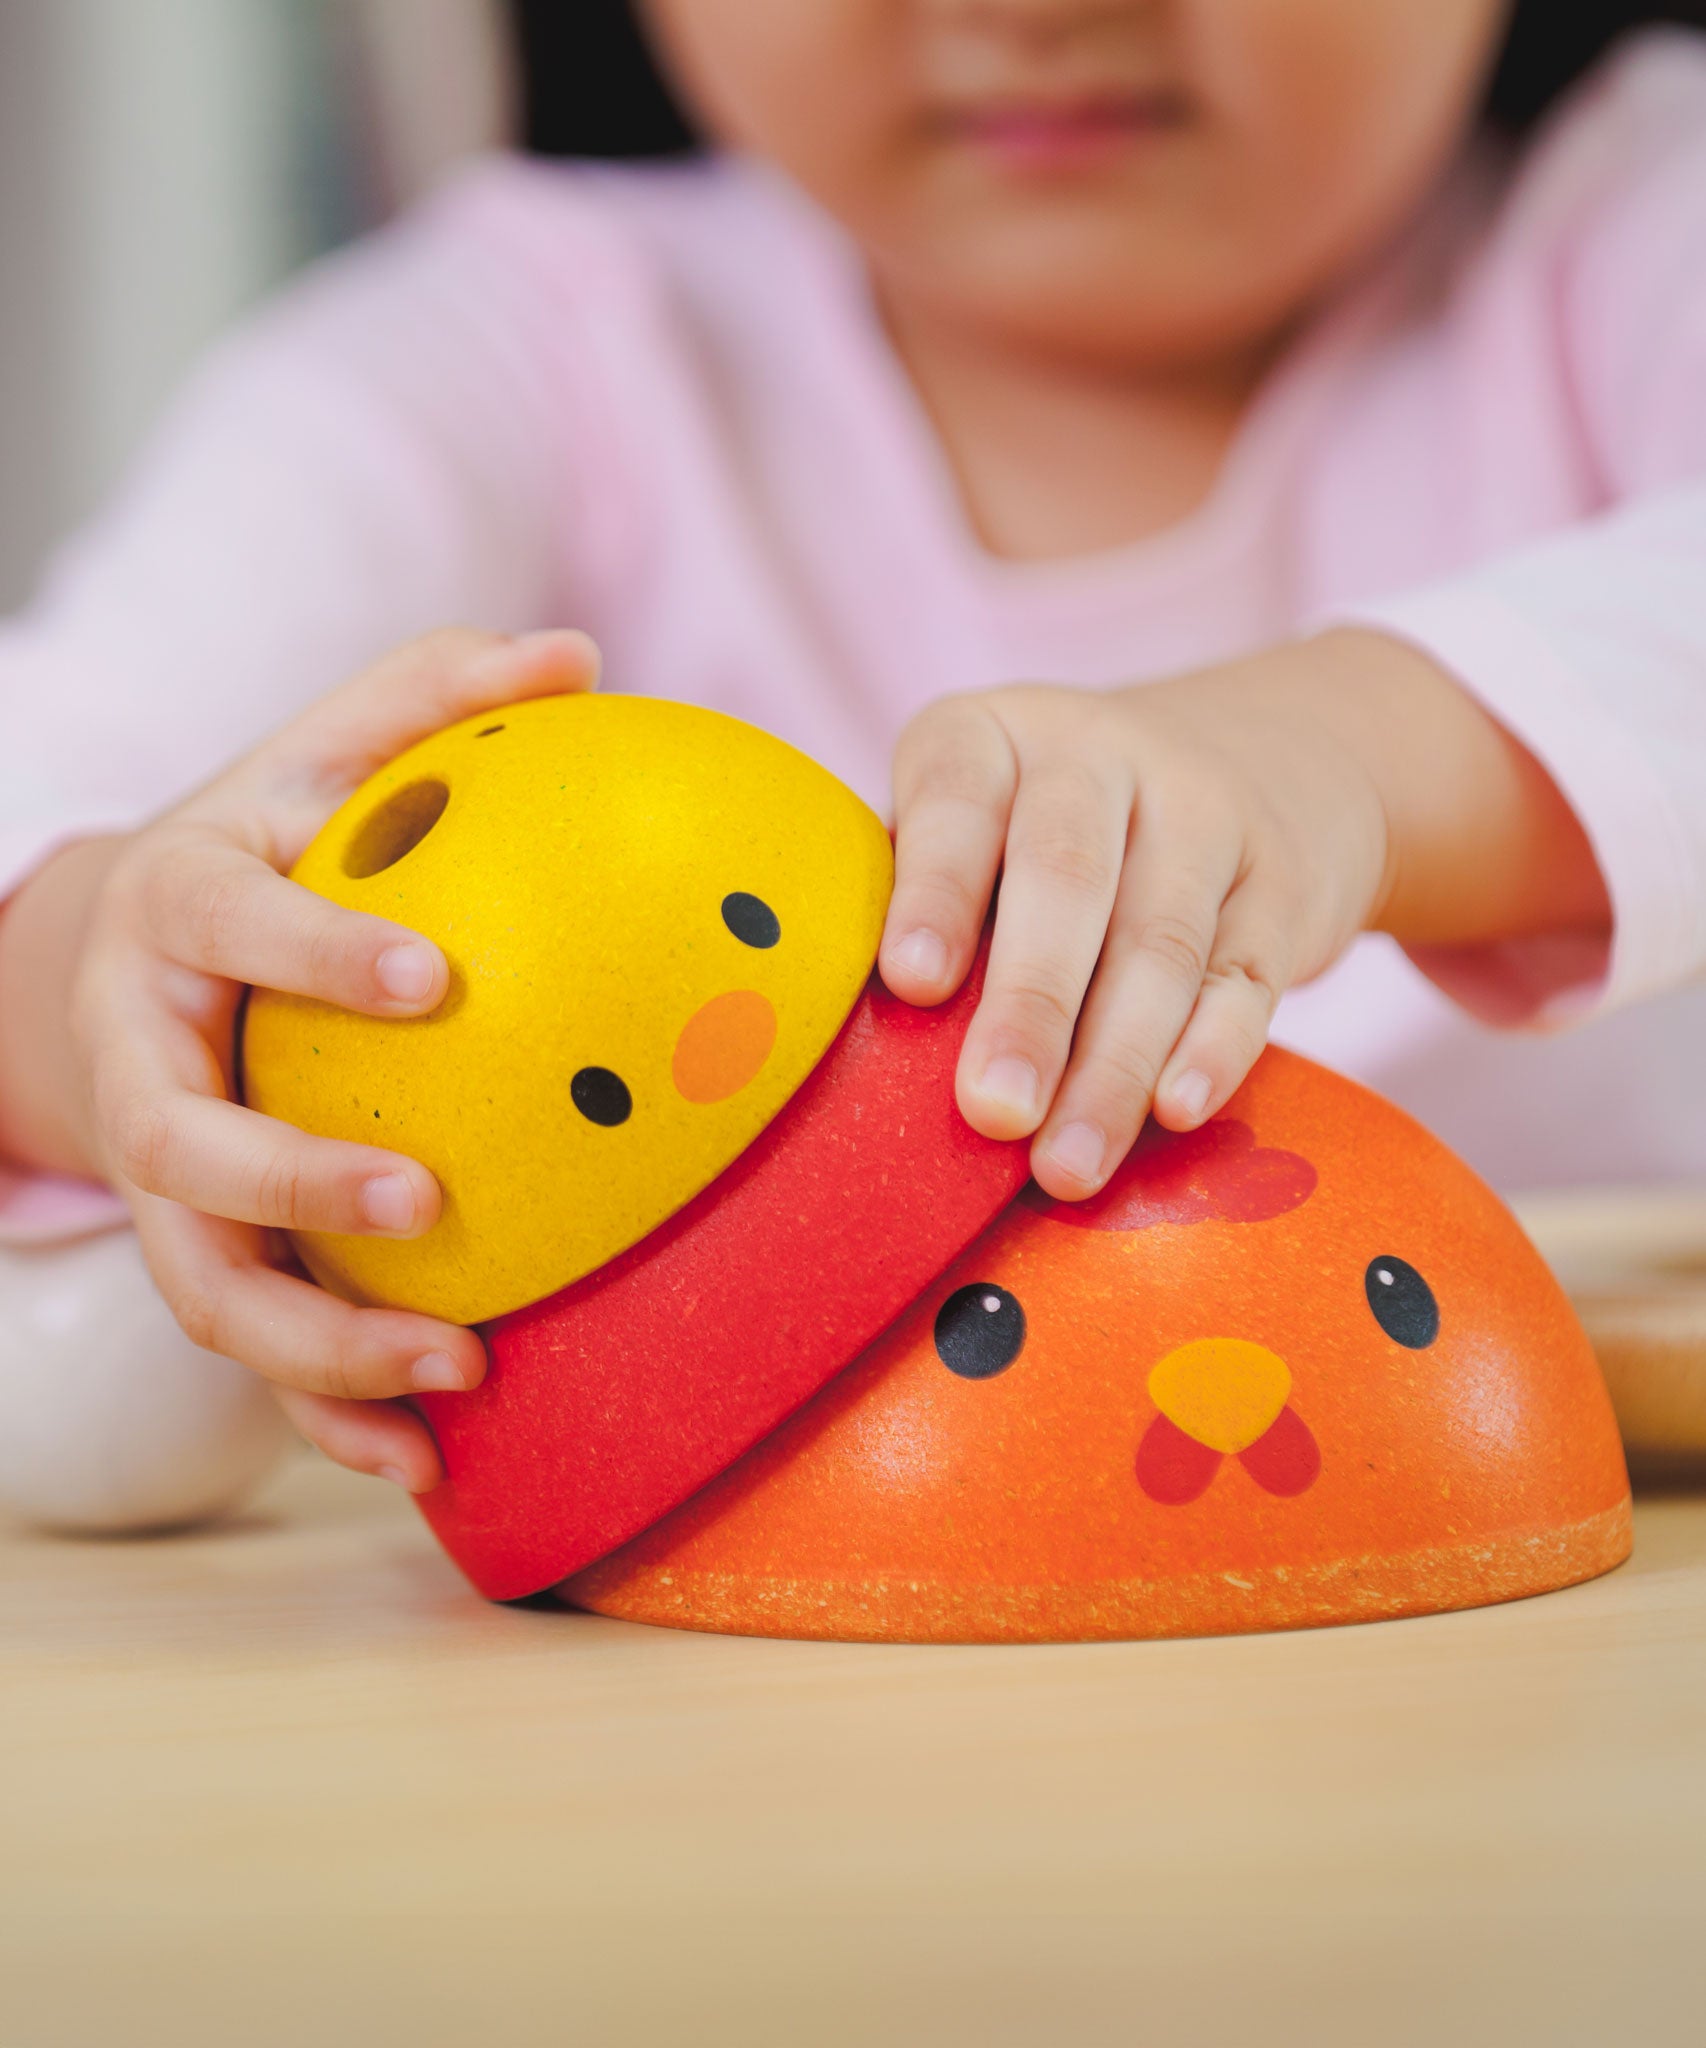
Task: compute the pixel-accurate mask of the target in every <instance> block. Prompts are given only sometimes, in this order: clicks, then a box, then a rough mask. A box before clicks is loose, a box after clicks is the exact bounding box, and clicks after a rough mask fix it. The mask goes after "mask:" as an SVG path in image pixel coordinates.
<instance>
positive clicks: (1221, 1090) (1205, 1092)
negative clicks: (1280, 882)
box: [1155, 881, 1297, 1131]
mask: <svg viewBox="0 0 1706 2048" xmlns="http://www.w3.org/2000/svg"><path fill="white" fill-rule="evenodd" d="M1296 929H1297V924H1296V917H1295V913H1294V910H1293V907H1292V906H1291V905H1289V904H1288V903H1286V902H1285V901H1284V900H1283V899H1282V898H1281V897H1279V896H1278V894H1277V893H1276V892H1275V891H1274V890H1273V889H1272V887H1271V886H1264V885H1262V884H1261V883H1259V882H1255V881H1251V882H1246V883H1242V884H1240V886H1239V887H1238V888H1236V889H1235V890H1234V891H1233V892H1232V894H1231V895H1230V896H1229V897H1228V898H1227V899H1226V905H1225V908H1224V909H1223V911H1222V912H1221V918H1220V929H1219V931H1218V932H1217V933H1216V934H1215V941H1214V949H1213V951H1212V952H1211V953H1210V955H1209V961H1208V970H1207V972H1206V973H1205V974H1204V976H1203V985H1202V993H1201V995H1200V996H1198V998H1197V1003H1196V1008H1195V1009H1194V1010H1193V1011H1192V1013H1191V1019H1190V1022H1189V1023H1188V1024H1187V1025H1186V1026H1185V1029H1184V1033H1183V1035H1182V1036H1181V1037H1180V1039H1179V1042H1178V1044H1177V1045H1176V1046H1175V1047H1174V1048H1173V1051H1172V1053H1171V1055H1170V1056H1169V1058H1168V1060H1167V1064H1166V1066H1165V1068H1164V1069H1163V1070H1162V1074H1161V1079H1160V1082H1159V1083H1158V1084H1157V1086H1156V1090H1155V1120H1156V1122H1157V1123H1161V1124H1165V1125H1166V1126H1167V1128H1168V1129H1169V1130H1170V1131H1192V1130H1195V1129H1196V1127H1197V1126H1198V1124H1200V1123H1203V1122H1205V1121H1206V1120H1207V1119H1208V1118H1209V1117H1211V1116H1213V1115H1214V1113H1215V1111H1216V1110H1218V1109H1219V1108H1220V1107H1221V1106H1222V1104H1223V1103H1225V1102H1226V1100H1227V1098H1228V1097H1229V1096H1230V1095H1232V1094H1233V1092H1234V1091H1235V1090H1236V1089H1237V1088H1238V1086H1239V1085H1240V1083H1241V1082H1242V1081H1243V1079H1244V1077H1245V1075H1246V1074H1248V1073H1249V1071H1250V1069H1251V1068H1252V1067H1253V1066H1254V1065H1255V1064H1256V1062H1257V1060H1258V1059H1259V1058H1260V1057H1261V1054H1262V1048H1263V1047H1264V1046H1265V1045H1266V1044H1267V1042H1268V1026H1269V1025H1270V1024H1271V1023H1272V1022H1273V1015H1274V1010H1275V1008H1276V1007H1277V1005H1278V1003H1279V999H1280V997H1281V996H1282V995H1283V994H1284V993H1285V991H1286V989H1287V987H1288V986H1289V985H1290V983H1291V980H1292V978H1293V963H1294V959H1295V952H1296V945H1295V939H1294V936H1293V934H1294V933H1295V931H1296Z"/></svg>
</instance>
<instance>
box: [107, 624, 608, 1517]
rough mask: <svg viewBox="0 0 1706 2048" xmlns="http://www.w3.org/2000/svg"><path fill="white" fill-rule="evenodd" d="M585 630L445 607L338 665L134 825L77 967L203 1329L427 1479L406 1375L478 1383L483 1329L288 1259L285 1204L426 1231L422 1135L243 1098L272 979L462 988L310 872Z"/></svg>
mask: <svg viewBox="0 0 1706 2048" xmlns="http://www.w3.org/2000/svg"><path fill="white" fill-rule="evenodd" d="M596 674H597V654H596V650H595V649H594V648H593V646H592V643H591V642H590V641H589V640H587V639H586V638H585V637H584V635H581V634H578V633H542V634H536V635H533V636H531V637H529V638H527V639H523V640H516V641H509V640H503V639H500V638H498V637H497V636H495V635H492V634H480V633H472V632H462V631H450V632H444V633H437V634H434V635H432V636H431V637H430V638H428V639H425V640H421V641H417V642H414V643H413V644H411V645H409V646H407V647H404V648H402V649H401V650H399V651H398V652H397V653H395V654H392V655H390V656H388V657H387V658H386V659H385V660H383V661H381V662H380V663H378V664H377V666H375V667H374V668H372V669H370V670H369V671H368V672H367V673H366V674H365V675H363V676H361V677H359V678H358V679H357V680H356V681H354V682H352V683H350V684H348V685H346V686H345V687H344V688H343V689H340V690H338V691H335V692H334V693H333V694H332V695H331V696H329V697H327V698H326V699H325V700H324V701H323V702H321V703H320V704H318V705H316V706H315V708H314V709H313V710H311V711H309V712H308V713H307V714H306V715H305V716H303V717H302V718H300V719H298V720H297V721H296V722H295V723H294V724H293V725H290V726H288V727H287V728H286V729H285V730H284V731H283V732H281V733H279V734H278V735H277V736H276V737H274V738H273V739H271V740H269V741H268V742H267V743H266V744H265V745H264V746H261V747H259V748H257V749H256V751H255V752H254V753H252V754H250V755H249V756H248V757H247V758H246V759H244V760H243V761H240V762H239V763H238V764H237V765H236V766H235V767H234V768H232V769H230V770H229V771H228V772H227V773H226V774H224V775H222V776H221V777H219V779H218V780H217V781H215V782H213V783H210V784H209V785H208V786H207V787H206V788H204V789H203V790H201V791H199V792H198V793H197V794H196V795H195V796H193V797H191V798H190V799H189V801H188V802H187V803H185V804H182V805H181V806H180V807H179V808H178V809H177V810H175V811H173V812H171V813H169V814H168V815H167V816H166V817H164V818H162V819H160V820H159V821H158V822H157V823H155V824H153V825H151V826H149V827H148V828H147V829H146V830H144V831H141V832H139V833H137V834H136V835H135V837H134V838H132V839H130V840H128V841H126V842H123V843H122V845H121V846H120V848H119V850H118V852H117V854H116V857H115V858H114V860H113V861H112V864H111V866H110V868H109V869H108V872H107V877H106V880H105V882H104V884H103V885H102V886H101V888H100V891H99V894H98V896H97V897H96V899H95V902H94V906H93V909H92V912H91V916H90V921H89V926H88V935H87V938H86V941H85V943H84V947H83V951H82V956H81V961H80V964H79V966H78V968H77V971H76V977H75V982H74V985H73V993H72V1005H71V1017H72V1035H73V1039H74V1042H75V1047H76V1053H77V1064H78V1066H79V1067H80V1069H81V1080H82V1084H83V1088H84V1091H85V1094H86V1103H87V1129H86V1138H85V1145H86V1149H87V1151H88V1152H89V1154H90V1155H91V1159H92V1163H93V1164H94V1165H95V1166H96V1167H98V1168H100V1169H101V1170H103V1171H104V1172H105V1173H106V1175H107V1176H108V1177H109V1178H110V1179H111V1181H112V1183H113V1185H114V1187H116V1188H117V1189H118V1190H119V1192H120V1193H121V1194H122V1195H123V1196H124V1198H125V1200H126V1201H127V1202H128V1204H129V1205H130V1208H131V1210H132V1213H133V1214H134V1216H135V1219H136V1227H137V1232H138V1235H139V1236H140V1238H141V1240H142V1247H143V1251H144V1253H145V1254H146V1256H147V1259H148V1264H149V1266H150V1268H151V1270H152V1272H153V1274H154V1278H155V1280H156V1282H157V1283H158V1285H159V1287H160V1290H161V1292H162V1293H163V1294H164V1296H165V1298H166V1300H167V1302H168V1304H169V1305H170V1307H171V1309H172V1312H173V1313H174V1314H175V1315H176V1316H177V1318H178V1320H179V1322H181V1323H182V1324H183V1326H184V1328H185V1330H186V1331H187V1332H188V1333H189V1335H190V1336H191V1337H192V1338H194V1340H195V1341H196V1342H197V1343H198V1344H202V1345H205V1346H206V1347H207V1348H209V1349H210V1350H214V1351H221V1352H225V1353H226V1354H228V1355H229V1356H231V1357H233V1358H237V1359H240V1360H241V1361H242V1362H243V1363H244V1364H246V1365H248V1366H251V1367H253V1369H254V1370H255V1371H256V1372H259V1373H262V1374H264V1375H265V1376H266V1377H267V1378H268V1379H270V1380H273V1381H275V1382H276V1383H277V1386H278V1388H279V1390H280V1398H281V1400H282V1401H283V1403H284V1406H285V1408H286V1410H287V1411H288V1413H289V1414H290V1416H291V1418H292V1420H293V1421H294V1422H295V1423H296V1425H297V1427H298V1428H299V1429H300V1430H301V1431H302V1433H303V1434H304V1435H305V1436H307V1437H308V1438H309V1439H310V1440H311V1441H312V1442H314V1443H316V1444H318V1445H319V1447H320V1448H321V1449H322V1450H323V1451H325V1452H326V1453H327V1454H328V1455H329V1456H331V1457H333V1458H335V1459H337V1460H338V1462H339V1463H341V1464H345V1465H350V1466H352V1467H354V1468H355V1469H357V1470H360V1471H383V1472H384V1473H385V1474H386V1476H387V1477H390V1478H393V1479H396V1480H398V1481H399V1482H400V1483H401V1484H403V1485H406V1486H408V1487H409V1488H410V1489H411V1490H413V1491H416V1492H420V1491H424V1490H425V1489H426V1488H428V1487H430V1486H432V1485H433V1484H435V1483H436V1481H437V1479H438V1478H439V1477H440V1476H441V1475H440V1467H439V1461H438V1453H437V1450H436V1448H435V1447H434V1445H433V1442H432V1439H431V1436H430V1434H429V1433H428V1431H427V1430H426V1428H425V1426H424V1424H422V1423H421V1422H420V1421H419V1419H418V1418H417V1417H415V1416H414V1415H412V1414H411V1413H409V1412H408V1411H407V1410H406V1409H403V1408H401V1407H398V1406H394V1405H391V1404H390V1403H389V1402H388V1401H387V1398H386V1397H389V1396H395V1395H401V1394H407V1393H409V1392H410V1391H412V1390H415V1389H421V1388H431V1387H463V1386H472V1385H473V1384H475V1383H476V1382H477V1381H478V1380H479V1379H480V1378H481V1377H482V1375H483V1374H484V1372H485V1369H486V1361H485V1353H484V1348H483V1346H482V1345H481V1343H480V1340H479V1338H478V1337H477V1336H476V1335H474V1334H473V1332H471V1331H468V1330H461V1329H456V1328H453V1327H452V1326H451V1325H449V1324H446V1323H440V1322H436V1321H434V1320H432V1319H431V1318H429V1317H426V1316H420V1315H413V1314H407V1313H402V1312H399V1311H394V1310H388V1309H358V1308H353V1307H351V1306H350V1305H349V1304H348V1303H347V1302H343V1301H340V1300H338V1299H337V1298H336V1297H335V1296H334V1295H331V1294H327V1293H324V1292H322V1291H321V1289H319V1288H318V1287H315V1286H313V1285H312V1284H310V1283H309V1282H308V1281H307V1280H304V1279H300V1278H297V1277H296V1276H295V1274H294V1273H292V1272H288V1271H284V1270H281V1268H280V1265H279V1263H278V1259H279V1255H280V1247H279V1246H278V1245H277V1243H276V1241H275V1240H273V1239H272V1238H271V1237H270V1233H271V1232H273V1231H276V1230H285V1229H292V1230H295V1229H307V1230H331V1231H339V1232H370V1233H372V1234H374V1235H378V1236H391V1237H413V1236H417V1235H418V1234H419V1233H420V1232H422V1231H424V1230H427V1229H429V1228H430V1227H431V1226H432V1224H433V1223H434V1221H435V1220H436V1219H437V1216H438V1213H439V1189H438V1184H437V1182H436V1181H435V1180H434V1179H433V1177H432V1175H431V1174H429V1173H428V1172H427V1171H426V1169H425V1168H424V1167H422V1166H420V1165H419V1164H417V1163H416V1162H415V1161H414V1160H411V1159H404V1158H401V1157H399V1156H398V1155H397V1154H395V1153H391V1152H385V1151H382V1150H380V1149H379V1148H377V1147H375V1146H364V1145H349V1144H343V1143H339V1142H335V1141H333V1140H331V1139H326V1138H317V1137H311V1136H309V1135H307V1134H306V1133H305V1132H302V1131H298V1130H295V1129H293V1128H291V1127H290V1126H289V1125H287V1124H282V1123H277V1122H274V1121H273V1120H272V1119H270V1118H267V1117H263V1116H260V1115H258V1114H257V1113H256V1112H255V1111H253V1110H250V1109H246V1108H243V1107H241V1106H240V1105H238V1104H237V1103H235V1102H234V1101H233V1100H232V1099H231V1096H232V1058H233V1029H234V1024H235V1018H236V1011H237V1003H238V999H239V997H240V995H241V993H242V988H243V985H244V984H245V983H246V982H252V983H256V984H259V985H260V986H263V987H266V988H274V989H285V990H290V991H293V992H295V993H297V994H300V995H309V996H318V997H320V998H322V999H323V1000H324V1001H327V1002H331V1003H337V1004H339V1005H341V1006H342V1007H343V1008H345V1009H348V1010H358V1011H362V1012H364V1013H366V1014H367V1015H370V1016H376V1017H412V1016H418V1015H422V1014H424V1013H425V1012H427V1011H429V1010H431V1009H432V1008H433V1007H434V1006H435V1005H436V1004H437V1003H438V1002H439V1001H440V1000H441V999H442V997H443V995H444V992H445V989H446V986H447V981H448V970H447V968H446V965H445V961H444V956H443V955H442V954H441V953H440V952H439V950H438V948H437V947H436V946H435V945H432V944H431V943H430V942H428V941H427V940H425V939H422V938H420V937H418V936H416V935H415V934H414V933H412V932H409V931H407V930H406V929H404V928H403V927H402V926H400V925H395V924H391V923H389V922H387V921H386V920H385V919H383V918H378V917H369V916H365V915H363V914H361V913H359V912H356V911H351V910H344V909H340V908H338V907H336V906H335V905H333V904H330V903H327V902H325V901H324V900H323V899H322V898H320V897H318V896H315V895H313V894H311V893H310V892H309V891H308V890H306V889H302V888H299V887H298V886H297V885H296V884H295V883H294V882H290V881H288V880H286V879H285V878H284V876H283V874H282V873H281V870H283V869H286V868H288V867H289V866H290V865H291V863H292V862H293V861H294V860H295V859H296V857H297V856H298V855H299V854H300V853H301V852H302V850H303V848H304V847H305V846H306V845H307V843H308V841H309V840H310V839H311V838H312V837H313V835H314V833H315V832H316V831H317V830H318V829H319V827H320V826H321V825H322V824H323V823H324V822H325V820H326V819H327V818H328V817H329V816H330V815H331V813H332V811H333V810H334V809H335V808H336V807H337V805H338V804H339V803H341V802H342V800H343V799H344V798H345V797H346V796H348V795H349V793H350V792H351V790H353V789H354V788H355V787H356V786H357V785H358V784H359V783H360V782H362V781H363V780H364V779H365V778H366V777H367V776H368V775H369V774H371V773H372V772H373V771H374V770H375V769H377V768H379V767H380V766H382V765H383V764H384V763H385V762H387V761H389V760H391V759H392V758H393V757H394V756H395V755H397V754H399V753H401V752H402V751H403V749H404V748H405V747H408V746H410V745H412V744H413V743H414V742H415V741H416V740H418V739H422V738H424V737H425V736H426V735H427V734H429V733H432V732H436V731H437V730H438V729H439V728H440V727H442V726H445V725H449V724H451V723H452V722H453V721H455V720H456V719H459V718H463V717H466V716H468V715H469V714H470V713H472V712H476V711H482V710H486V709H488V708H491V707H495V706H497V705H500V704H506V703H512V702H514V701H516V700H517V699H520V698H525V697H537V696H546V695H550V694H552V693H554V692H558V691H565V690H580V689H587V688H590V687H591V686H592V684H593V682H594V681H595V679H596Z"/></svg>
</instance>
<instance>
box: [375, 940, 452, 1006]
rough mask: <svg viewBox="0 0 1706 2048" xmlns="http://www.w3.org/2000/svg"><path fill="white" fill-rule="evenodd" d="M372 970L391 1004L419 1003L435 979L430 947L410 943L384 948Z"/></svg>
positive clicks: (422, 1000) (436, 965)
mask: <svg viewBox="0 0 1706 2048" xmlns="http://www.w3.org/2000/svg"><path fill="white" fill-rule="evenodd" d="M373 971H374V974H375V976H376V978H377V980H378V982H379V986H380V989H381V990H382V991H383V993H384V994H386V995H388V996H389V997H390V998H391V1000H392V1001H393V1002H394V1003H423V1002H425V1001H426V999H427V997H428V996H429V995H430V994H431V993H432V985H433V983H434V982H435V981H436V980H437V979H438V960H437V957H436V955H435V954H434V952H433V949H432V947H431V946H424V945H422V944H421V943H420V942H419V941H418V940H411V941H409V942H408V943H406V944H404V945H401V946H387V947H386V948H385V950H384V952H383V953H381V954H380V956H379V958H378V960H377V961H375V963H374V970H373Z"/></svg>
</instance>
